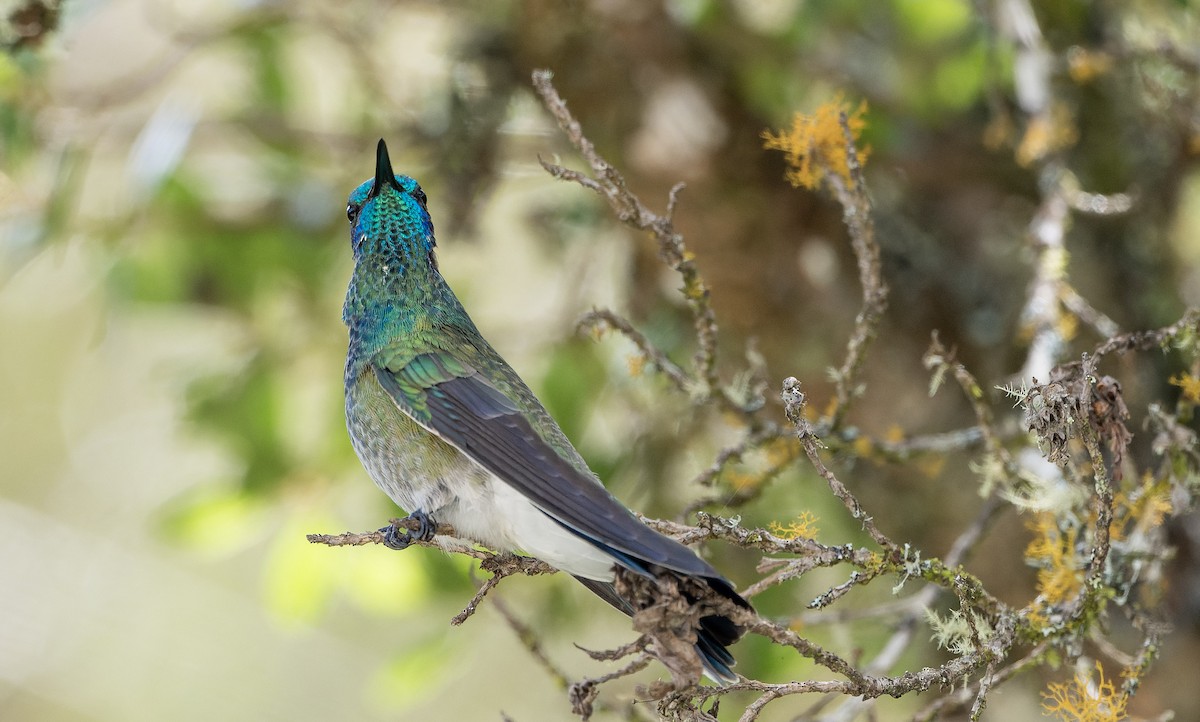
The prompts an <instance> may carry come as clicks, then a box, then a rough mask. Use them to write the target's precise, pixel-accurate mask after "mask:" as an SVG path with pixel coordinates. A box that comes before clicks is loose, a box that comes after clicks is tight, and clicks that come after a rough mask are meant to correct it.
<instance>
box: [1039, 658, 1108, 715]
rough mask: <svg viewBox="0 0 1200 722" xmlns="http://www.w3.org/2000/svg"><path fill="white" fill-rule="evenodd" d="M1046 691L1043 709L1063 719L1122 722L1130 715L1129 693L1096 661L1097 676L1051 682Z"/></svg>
mask: <svg viewBox="0 0 1200 722" xmlns="http://www.w3.org/2000/svg"><path fill="white" fill-rule="evenodd" d="M1046 690H1047V691H1046V692H1043V693H1042V698H1043V699H1042V710H1043V711H1044V713H1045V714H1048V715H1050V714H1052V715H1055V716H1057V717H1058V718H1059V719H1060V720H1062V721H1063V722H1118V720H1123V719H1125V717H1126V714H1125V705H1126V704H1127V703H1128V701H1129V700H1128V697H1126V695H1124V694H1122V693H1119V692H1117V688H1116V685H1114V684H1113V683H1112V681H1110V680H1108V679H1106V678H1105V677H1104V668H1103V667H1101V666H1100V663H1099V662H1096V679H1095V681H1093V680H1090V679H1088V678H1087V677H1085V676H1084V675H1082V674H1079V673H1076V675H1075V679H1073V680H1072V681H1071V682H1069V683H1066V684H1060V683H1058V682H1051V683H1050V684H1049V685H1048V686H1047V687H1046Z"/></svg>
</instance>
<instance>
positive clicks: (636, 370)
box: [628, 354, 646, 376]
mask: <svg viewBox="0 0 1200 722" xmlns="http://www.w3.org/2000/svg"><path fill="white" fill-rule="evenodd" d="M628 364H629V375H630V376H641V375H642V373H643V372H644V371H645V370H646V357H645V356H643V355H641V354H637V355H635V356H630V357H629V359H628Z"/></svg>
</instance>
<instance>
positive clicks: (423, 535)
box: [379, 509, 437, 551]
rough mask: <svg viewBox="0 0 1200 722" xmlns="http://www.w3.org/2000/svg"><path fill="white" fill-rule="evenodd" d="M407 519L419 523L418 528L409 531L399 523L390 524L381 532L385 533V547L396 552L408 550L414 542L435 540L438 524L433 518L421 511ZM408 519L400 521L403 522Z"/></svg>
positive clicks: (415, 512)
mask: <svg viewBox="0 0 1200 722" xmlns="http://www.w3.org/2000/svg"><path fill="white" fill-rule="evenodd" d="M407 519H412V520H413V521H415V522H417V528H416V529H409V528H407V527H403V526H401V525H400V524H399V523H395V524H388V525H387V526H385V527H383V528H382V529H380V530H379V531H381V532H383V545H384V546H385V547H387V548H388V549H395V550H396V551H400V550H401V549H407V548H408V547H409V546H410V545H412V543H413V542H420V541H429V540H430V539H432V538H433V535H434V532H436V531H437V522H435V521H434V520H433V517H431V516H429V515H428V514H426V513H425V512H423V511H421V510H419V509H418V510H417V511H414V512H413V513H412V514H409V515H408V517H407ZM407 519H401V520H399V521H401V522H402V521H406V520H407ZM401 530H403V531H401Z"/></svg>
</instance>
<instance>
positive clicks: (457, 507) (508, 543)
mask: <svg viewBox="0 0 1200 722" xmlns="http://www.w3.org/2000/svg"><path fill="white" fill-rule="evenodd" d="M474 489H475V490H477V493H475V492H472V491H467V490H464V489H461V488H460V489H459V490H458V491H459V494H458V498H457V500H456V503H453V504H450V505H449V506H447V507H445V508H444V509H443V510H442V512H441V515H438V514H437V512H432V513H433V516H434V519H435V520H437V521H444V522H446V523H447V524H450V525H451V526H453V527H454V530H455V531H456V532H457V534H458V536H460V537H462V538H465V539H472V540H474V541H477V542H479V543H481V544H485V545H487V546H491V547H494V548H497V549H500V550H503V551H521V552H525V553H526V554H529V555H530V556H534V557H537V558H538V559H541V560H542V561H544V562H546V563H547V564H550V565H551V566H553V567H555V568H557V569H561V570H562V571H564V572H568V573H570V574H574V575H576V576H580V577H584V578H586V579H595V580H597V581H602V582H610V581H612V580H613V564H614V561H613V558H612V557H611V556H609V555H608V554H605V553H604V552H602V551H600V550H599V549H598V548H596V547H595V546H593V545H591V544H589V543H588V542H586V541H584V540H583V539H581V538H580V537H579V536H577V535H576V534H574V533H572V532H570V531H568V530H567V529H566V528H565V527H563V526H562V525H561V524H559V523H558V522H556V521H554V520H553V519H551V518H550V517H548V516H546V515H545V514H544V513H542V511H541V510H540V509H538V508H537V507H536V506H534V505H533V503H532V502H530V501H529V500H528V499H526V498H525V497H524V496H522V495H521V493H520V492H518V491H516V490H515V489H513V488H512V487H511V486H509V485H508V484H506V483H504V482H503V481H500V480H499V479H497V478H496V477H494V476H493V477H491V478H490V479H489V480H488V483H487V484H485V485H483V486H482V487H479V486H477V487H474Z"/></svg>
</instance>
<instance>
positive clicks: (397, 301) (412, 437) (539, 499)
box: [342, 140, 750, 683]
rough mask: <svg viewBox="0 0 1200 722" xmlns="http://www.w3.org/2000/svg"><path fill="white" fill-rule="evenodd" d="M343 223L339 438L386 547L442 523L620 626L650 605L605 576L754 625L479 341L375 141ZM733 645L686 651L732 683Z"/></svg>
mask: <svg viewBox="0 0 1200 722" xmlns="http://www.w3.org/2000/svg"><path fill="white" fill-rule="evenodd" d="M346 215H347V217H348V218H349V220H350V226H351V230H350V243H351V246H352V247H353V249H354V275H353V277H352V278H351V280H350V287H349V289H348V291H347V292H346V304H345V306H344V308H343V310H342V320H343V321H344V322H345V323H346V325H347V326H348V327H349V330H350V349H349V353H348V355H347V357H346V379H345V381H346V425H347V428H348V429H349V432H350V439H351V441H352V442H353V444H354V450H355V451H356V452H357V453H358V457H359V459H361V460H362V463H363V466H364V467H366V469H367V473H369V474H370V475H371V478H372V479H373V480H374V481H375V483H376V484H378V485H379V487H380V488H381V489H383V491H384V492H386V493H387V495H388V496H390V497H391V498H392V500H393V501H395V502H396V504H398V505H399V506H401V507H402V508H404V509H405V510H407V511H408V512H409V513H410V515H411V516H412V517H413V518H415V519H417V520H418V521H419V522H420V525H421V526H420V528H419V529H417V530H416V531H406V532H404V533H399V532H397V531H396V530H395V528H394V527H386V528H385V530H384V531H386V533H387V544H388V546H390V547H392V548H396V549H403V548H404V547H406V546H408V545H409V544H410V543H411V542H412V541H414V540H415V539H418V538H420V539H429V538H432V536H433V532H434V529H435V528H436V526H437V523H439V522H442V523H446V524H449V525H451V526H452V527H453V528H454V531H455V534H456V535H457V536H458V537H461V538H463V539H468V540H471V541H474V542H477V543H479V544H483V545H485V546H487V547H490V548H492V549H497V550H501V551H520V552H524V553H526V554H529V555H531V556H534V557H537V558H538V559H541V560H543V561H545V562H547V563H548V564H550V565H552V566H554V567H556V568H558V569H561V570H563V571H565V572H568V573H569V574H571V575H573V576H574V577H575V578H576V579H578V580H579V581H580V582H582V583H583V584H584V585H585V586H586V587H587V588H588V589H590V590H592V591H593V592H595V593H596V594H598V595H599V596H600V597H602V598H603V599H604V600H605V601H607V602H609V603H610V604H612V605H613V606H615V607H616V608H617V609H619V610H621V611H623V612H625V613H626V614H630V615H632V614H633V613H634V612H635V611H637V608H640V607H644V606H645V605H646V604H647V602H645V601H642V602H638V601H635V600H630V599H626V598H624V597H622V595H621V593H620V592H619V591H618V589H617V587H616V585H615V584H614V580H615V577H616V575H615V572H616V569H617V567H624V568H625V569H627V570H629V571H630V572H633V573H635V574H637V575H642V576H644V577H646V578H649V579H658V578H660V577H662V576H663V575H675V576H676V577H678V578H683V579H687V578H690V579H691V580H693V581H694V582H696V583H698V584H699V588H701V589H708V590H711V592H712V593H715V594H716V595H717V596H719V597H724V598H726V599H729V600H732V601H733V602H734V603H736V604H737V605H738V606H741V607H743V608H746V609H750V604H749V603H748V602H746V600H744V599H742V597H741V596H739V595H738V593H737V592H736V591H735V590H734V588H733V586H732V585H731V584H730V583H729V581H728V580H726V579H725V578H724V577H722V576H721V575H720V574H719V573H718V572H717V571H716V570H715V569H713V567H712V566H710V565H709V564H708V563H707V562H705V561H704V560H703V559H701V558H700V557H699V556H697V555H696V554H695V552H693V551H692V550H690V549H688V548H687V547H685V546H684V545H682V544H680V543H679V542H677V541H675V540H674V539H670V538H668V537H666V536H663V535H662V534H659V533H658V532H656V531H654V530H653V529H651V528H650V527H648V526H646V525H645V524H644V523H643V522H642V521H641V520H639V519H638V518H637V517H636V516H634V514H633V513H632V512H631V511H629V509H627V508H626V507H625V506H624V505H623V504H621V502H619V501H617V499H616V497H614V496H613V495H612V494H610V493H609V492H608V490H607V489H605V488H604V486H603V485H602V484H601V483H600V481H599V479H597V478H596V476H595V474H593V473H592V472H591V470H590V469H588V467H587V464H586V463H585V462H584V460H583V457H581V456H580V455H579V452H578V451H576V450H575V447H573V446H572V445H571V442H570V441H569V440H567V437H566V436H565V435H564V434H563V432H562V430H561V429H559V427H558V424H556V423H555V422H554V419H552V418H551V417H550V414H548V413H547V412H546V409H545V408H544V407H543V406H542V404H541V403H540V402H539V401H538V400H537V398H536V397H535V396H534V395H533V392H532V391H530V389H529V387H528V386H526V385H525V382H523V381H522V380H521V379H520V377H519V376H517V373H516V372H515V371H513V369H512V367H510V366H509V365H508V364H507V363H506V362H505V361H504V359H503V358H501V357H500V354H498V353H496V351H495V350H494V349H493V348H492V347H491V345H489V344H488V342H487V341H485V340H484V339H483V337H482V336H481V335H480V334H479V331H478V329H476V328H475V324H474V323H473V322H472V321H471V318H470V316H468V315H467V312H466V310H465V309H463V307H462V304H461V303H460V302H459V300H458V298H457V297H456V296H455V295H454V292H453V291H451V290H450V287H449V286H448V285H447V284H446V281H445V279H443V278H442V275H441V273H439V272H438V264H437V258H436V256H435V255H434V246H435V245H436V241H435V240H434V236H433V222H432V221H431V220H430V217H429V209H428V206H427V203H426V197H425V193H424V191H422V190H421V187H420V186H419V185H417V182H416V181H414V180H413V179H412V178H409V177H407V176H402V175H395V174H393V172H392V163H391V160H390V159H389V158H388V152H387V146H386V145H385V144H384V142H383V140H380V141H379V146H378V149H377V151H376V157H375V177H374V178H373V179H371V180H368V181H366V182H365V183H363V184H362V185H360V186H359V187H358V188H356V189H355V190H354V192H353V193H351V194H350V200H349V203H348V204H347V206H346ZM435 520H436V521H435ZM705 593H708V592H705ZM691 601H696V600H691ZM635 605H640V607H637V606H635ZM741 633H742V630H741V629H740V628H738V626H737V625H735V624H734V623H733V622H732V621H731V620H730V619H728V618H727V617H724V616H720V615H718V614H710V615H709V616H705V617H701V618H700V621H699V627H698V629H696V634H697V641H696V651H697V653H698V654H699V656H700V661H701V663H702V665H703V668H704V671H705V673H706V674H707V676H709V677H711V678H712V679H714V680H716V681H718V682H722V683H724V682H732V681H734V680H736V679H737V676H736V675H735V674H734V673H733V671H732V670H731V669H730V667H731V666H732V665H733V663H734V660H733V656H732V655H731V654H730V653H729V651H728V650H727V649H726V646H727V645H730V644H732V643H733V642H735V641H737V640H738V638H739V637H740V636H741Z"/></svg>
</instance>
